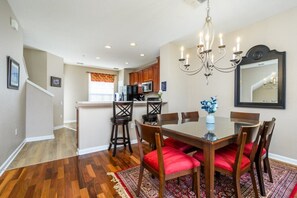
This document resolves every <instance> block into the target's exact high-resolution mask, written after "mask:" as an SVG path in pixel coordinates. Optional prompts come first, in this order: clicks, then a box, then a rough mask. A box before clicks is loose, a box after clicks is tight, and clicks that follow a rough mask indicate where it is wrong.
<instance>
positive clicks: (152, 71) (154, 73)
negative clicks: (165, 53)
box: [129, 57, 160, 93]
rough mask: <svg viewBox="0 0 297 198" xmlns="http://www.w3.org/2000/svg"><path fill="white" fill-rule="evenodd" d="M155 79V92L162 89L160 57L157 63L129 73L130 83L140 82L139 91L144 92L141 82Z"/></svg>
mask: <svg viewBox="0 0 297 198" xmlns="http://www.w3.org/2000/svg"><path fill="white" fill-rule="evenodd" d="M147 81H153V92H155V93H157V92H158V91H159V89H160V58H159V57H158V58H157V63H155V64H153V65H151V66H149V67H147V68H145V69H143V70H140V71H138V72H132V73H130V74H129V82H130V85H136V84H138V93H142V88H141V83H143V82H147Z"/></svg>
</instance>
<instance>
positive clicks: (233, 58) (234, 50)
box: [232, 47, 236, 60]
mask: <svg viewBox="0 0 297 198" xmlns="http://www.w3.org/2000/svg"><path fill="white" fill-rule="evenodd" d="M235 52H236V48H235V47H233V55H232V60H235Z"/></svg>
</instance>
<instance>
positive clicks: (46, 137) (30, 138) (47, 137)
mask: <svg viewBox="0 0 297 198" xmlns="http://www.w3.org/2000/svg"><path fill="white" fill-rule="evenodd" d="M51 139H55V136H54V135H45V136H37V137H28V138H26V139H25V141H26V142H35V141H42V140H51Z"/></svg>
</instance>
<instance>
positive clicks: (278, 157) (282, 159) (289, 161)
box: [269, 153, 297, 166]
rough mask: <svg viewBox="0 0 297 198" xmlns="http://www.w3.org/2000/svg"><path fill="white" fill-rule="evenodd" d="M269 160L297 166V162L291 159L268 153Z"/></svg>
mask: <svg viewBox="0 0 297 198" xmlns="http://www.w3.org/2000/svg"><path fill="white" fill-rule="evenodd" d="M269 158H271V159H275V160H278V161H281V162H285V163H287V164H292V165H295V166H297V160H296V159H293V158H289V157H284V156H281V155H277V154H273V153H269Z"/></svg>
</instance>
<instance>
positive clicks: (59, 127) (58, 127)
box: [54, 125, 64, 130]
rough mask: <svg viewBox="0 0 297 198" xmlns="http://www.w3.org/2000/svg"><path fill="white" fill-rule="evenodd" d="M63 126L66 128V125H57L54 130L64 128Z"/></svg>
mask: <svg viewBox="0 0 297 198" xmlns="http://www.w3.org/2000/svg"><path fill="white" fill-rule="evenodd" d="M62 128H64V125H60V126H55V127H54V130H58V129H62Z"/></svg>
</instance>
